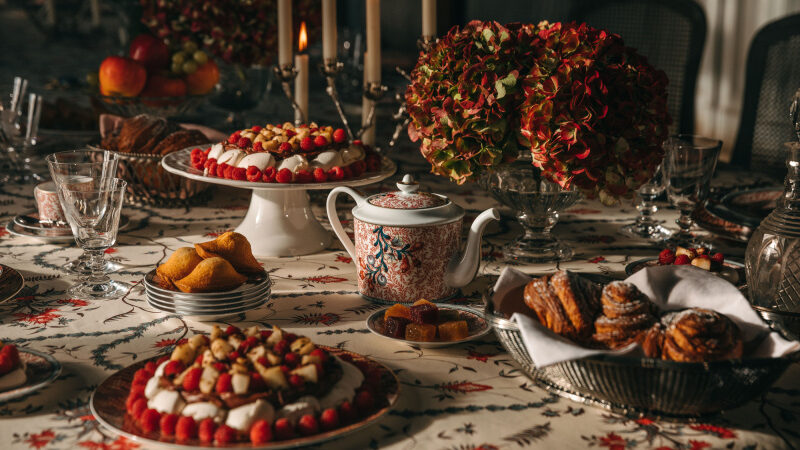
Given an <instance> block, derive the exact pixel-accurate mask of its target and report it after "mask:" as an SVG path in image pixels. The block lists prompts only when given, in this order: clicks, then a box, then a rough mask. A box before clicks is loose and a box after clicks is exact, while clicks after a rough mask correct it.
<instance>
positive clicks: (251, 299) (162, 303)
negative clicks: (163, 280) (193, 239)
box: [144, 270, 272, 321]
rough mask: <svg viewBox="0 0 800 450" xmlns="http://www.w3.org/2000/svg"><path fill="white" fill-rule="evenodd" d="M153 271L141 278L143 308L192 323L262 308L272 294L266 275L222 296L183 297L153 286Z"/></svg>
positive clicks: (205, 294) (252, 279)
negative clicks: (182, 317)
mask: <svg viewBox="0 0 800 450" xmlns="http://www.w3.org/2000/svg"><path fill="white" fill-rule="evenodd" d="M155 275H156V271H155V270H151V271H150V272H148V273H147V275H145V276H144V287H145V292H146V293H147V304H148V305H150V306H151V307H153V308H155V309H158V310H160V311H163V312H166V313H170V314H179V315H181V316H184V317H187V318H189V319H192V320H201V321H202V320H207V321H211V320H219V319H222V318H225V317H229V316H233V315H236V314H241V313H246V312H248V311H252V310H254V309H257V308H259V307H261V306H263V305H264V304H265V303H267V301H268V300H269V297H270V294H271V293H272V291H271V288H272V282H271V281H270V279H269V275H267V274H264V275H263V276H262V277H258V278H253V277H251V278H250V279H249V280H248V281H247V282H246V283H245V284H243V285H241V286H239V287H238V288H236V289H233V290H230V291H225V292H208V293H192V294H189V293H185V292H179V291H171V290H169V289H164V288H162V287H161V286H159V285H158V283H156V280H155Z"/></svg>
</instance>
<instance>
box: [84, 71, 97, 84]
mask: <svg viewBox="0 0 800 450" xmlns="http://www.w3.org/2000/svg"><path fill="white" fill-rule="evenodd" d="M86 83H88V84H89V86H98V85H99V84H100V78H99V77H98V75H97V72H91V73H87V74H86Z"/></svg>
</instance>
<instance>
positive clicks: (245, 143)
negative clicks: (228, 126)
mask: <svg viewBox="0 0 800 450" xmlns="http://www.w3.org/2000/svg"><path fill="white" fill-rule="evenodd" d="M236 145H237V146H238V147H239V148H250V146H251V145H253V142H252V141H251V140H250V139H247V138H246V137H241V138H239V140H238V141H236Z"/></svg>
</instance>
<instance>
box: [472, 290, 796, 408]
mask: <svg viewBox="0 0 800 450" xmlns="http://www.w3.org/2000/svg"><path fill="white" fill-rule="evenodd" d="M493 294H494V293H493V291H491V290H490V291H489V292H488V293H487V294H486V295H485V297H484V300H485V303H486V305H487V311H486V316H487V317H488V318H489V319H490V320H491V321H492V325H493V326H494V330H495V334H496V335H497V338H498V339H499V340H500V343H501V344H502V345H503V347H504V348H505V349H506V350H507V351H508V353H509V354H511V357H512V358H514V360H515V361H516V362H517V363H518V364H519V365H520V366H521V368H522V370H523V372H525V374H527V375H528V376H529V377H530V378H531V379H532V380H533V381H534V382H536V384H538V385H539V386H540V387H542V388H544V389H547V390H548V391H551V392H553V393H555V394H558V395H560V396H562V397H565V398H569V399H571V400H574V401H577V402H582V403H585V404H589V405H593V406H599V407H602V408H605V409H609V410H611V411H614V412H617V413H620V414H626V415H639V416H648V417H664V418H675V419H693V418H701V417H704V416H711V415H715V414H717V413H719V412H720V411H723V410H729V409H733V408H736V407H738V406H741V405H743V404H744V403H747V402H748V401H750V400H752V399H754V398H756V397H758V396H759V395H761V394H763V393H764V392H766V391H767V389H769V388H770V386H771V385H772V383H774V382H775V381H776V380H777V379H778V378H779V377H780V376H781V375H782V374H783V372H784V371H785V370H786V368H788V367H789V365H790V364H792V363H793V362H796V361H798V360H800V352H796V353H793V354H791V355H788V356H785V357H782V358H744V359H736V360H726V361H716V362H710V363H679V362H673V361H662V360H660V359H653V358H641V357H630V356H629V357H625V356H617V355H597V356H593V357H588V358H582V359H578V360H572V361H565V362H561V363H558V364H553V365H551V366H547V367H544V368H536V367H535V366H534V364H533V361H532V360H531V357H530V354H529V353H528V350H527V349H526V347H525V344H524V342H523V341H522V335H521V333H520V331H519V327H518V326H517V324H516V323H514V322H512V321H510V320H507V319H505V318H503V317H501V316H499V315H497V314H496V313H494V311H493V307H492V305H493V302H492V301H491V299H492V296H493Z"/></svg>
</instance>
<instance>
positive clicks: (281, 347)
mask: <svg viewBox="0 0 800 450" xmlns="http://www.w3.org/2000/svg"><path fill="white" fill-rule="evenodd" d="M287 350H289V341H287V340H286V339H281V340H280V341H278V343H277V344H275V347H273V348H272V351H273V352H275V353H277V354H278V355H283V354H284V353H286V351H287Z"/></svg>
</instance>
